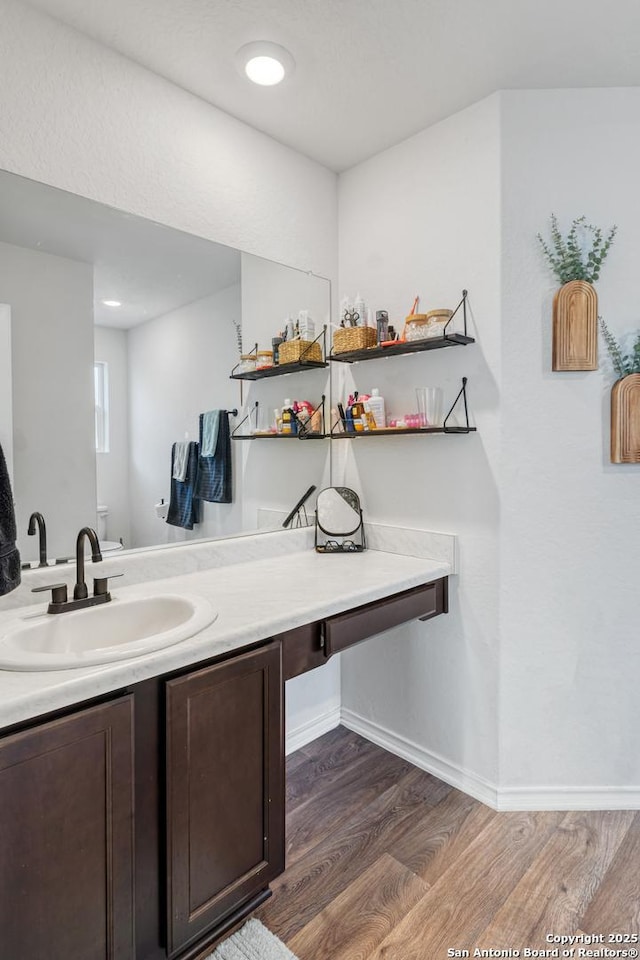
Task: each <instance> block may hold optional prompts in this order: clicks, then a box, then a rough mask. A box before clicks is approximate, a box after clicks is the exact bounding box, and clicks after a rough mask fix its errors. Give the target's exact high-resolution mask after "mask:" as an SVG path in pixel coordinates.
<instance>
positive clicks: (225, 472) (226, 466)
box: [196, 410, 233, 503]
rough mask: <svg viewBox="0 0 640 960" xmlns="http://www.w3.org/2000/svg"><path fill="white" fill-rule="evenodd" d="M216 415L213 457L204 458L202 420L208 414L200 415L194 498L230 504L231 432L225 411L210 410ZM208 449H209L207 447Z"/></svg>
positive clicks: (231, 484)
mask: <svg viewBox="0 0 640 960" xmlns="http://www.w3.org/2000/svg"><path fill="white" fill-rule="evenodd" d="M211 413H212V414H215V413H217V414H218V417H217V420H218V435H217V437H216V445H215V452H214V454H213V456H204V454H203V452H202V443H203V435H204V432H205V431H204V420H205V417H207V418H209V414H204V413H201V414H200V451H201V452H200V459H199V461H198V482H197V484H196V496H197V497H199V499H200V500H207V501H209V503H231V502H232V500H233V477H232V472H231V431H230V430H229V414H228V412H227V411H226V410H212V411H211ZM208 449H211V448H210V446H208Z"/></svg>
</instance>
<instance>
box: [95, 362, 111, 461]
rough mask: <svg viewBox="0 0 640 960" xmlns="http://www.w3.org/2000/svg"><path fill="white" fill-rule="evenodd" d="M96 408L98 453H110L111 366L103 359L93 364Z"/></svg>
mask: <svg viewBox="0 0 640 960" xmlns="http://www.w3.org/2000/svg"><path fill="white" fill-rule="evenodd" d="M93 382H94V389H95V408H96V453H109V367H108V364H106V363H105V362H104V361H103V360H97V361H96V362H95V363H94V365H93Z"/></svg>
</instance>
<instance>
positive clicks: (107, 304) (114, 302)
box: [102, 300, 122, 307]
mask: <svg viewBox="0 0 640 960" xmlns="http://www.w3.org/2000/svg"><path fill="white" fill-rule="evenodd" d="M102 302H103V303H104V305H105V307H121V306H122V303H121V301H120V300H103V301H102Z"/></svg>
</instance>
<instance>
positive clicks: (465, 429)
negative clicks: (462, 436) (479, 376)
mask: <svg viewBox="0 0 640 960" xmlns="http://www.w3.org/2000/svg"><path fill="white" fill-rule="evenodd" d="M467 379H468V378H467V377H463V378H462V387H461V388H460V392H459V393H458V396H457V397H456V398H455V400H454V401H453V403H452V404H451V407H450V408H449V412H448V414H447V415H446V417H445V418H444V423H443V424H442V429H443V430H444V432H445V433H470V430H471V428H470V427H469V408H468V406H467ZM460 399H462V402H463V404H464V419H465V426H464V427H448V426H447V420H448V419H449V417H450V416H451V414H452V413H453V411H454V410H455V408H456V406H457V405H458V402H459V401H460Z"/></svg>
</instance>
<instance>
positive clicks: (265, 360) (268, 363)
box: [256, 350, 273, 370]
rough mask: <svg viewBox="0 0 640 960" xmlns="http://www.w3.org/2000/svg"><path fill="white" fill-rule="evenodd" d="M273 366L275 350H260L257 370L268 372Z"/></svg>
mask: <svg viewBox="0 0 640 960" xmlns="http://www.w3.org/2000/svg"><path fill="white" fill-rule="evenodd" d="M272 366H273V350H258V356H257V358H256V370H268V369H269V368H270V367H272Z"/></svg>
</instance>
